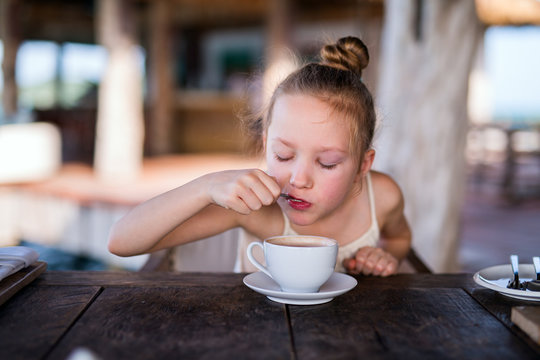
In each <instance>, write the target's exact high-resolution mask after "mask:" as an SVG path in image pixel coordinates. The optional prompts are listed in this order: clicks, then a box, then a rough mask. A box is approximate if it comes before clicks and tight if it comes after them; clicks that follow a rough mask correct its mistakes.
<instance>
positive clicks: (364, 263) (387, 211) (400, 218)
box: [344, 174, 411, 276]
mask: <svg viewBox="0 0 540 360" xmlns="http://www.w3.org/2000/svg"><path fill="white" fill-rule="evenodd" d="M376 176H377V177H378V178H379V183H378V185H377V190H378V191H376V193H377V195H376V198H377V199H378V202H377V206H378V209H380V210H381V213H382V214H383V215H382V217H381V219H380V220H381V223H380V224H381V240H380V242H379V243H380V247H378V248H374V247H369V246H366V247H363V248H361V249H360V250H358V252H357V253H356V255H355V257H354V258H352V259H347V260H345V262H344V266H345V268H346V269H347V270H348V271H350V272H352V273H363V274H365V275H381V276H388V275H391V274H394V273H396V271H397V269H398V265H399V262H400V261H401V260H402V259H403V258H405V257H406V256H407V254H408V253H409V250H410V248H411V230H410V228H409V225H408V223H407V219H406V218H405V215H404V200H403V194H402V193H401V190H400V189H399V187H398V185H397V184H396V183H395V182H394V181H393V180H392V179H390V178H389V177H388V176H386V175H384V174H378V175H376Z"/></svg>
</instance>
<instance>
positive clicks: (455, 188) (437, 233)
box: [375, 0, 483, 271]
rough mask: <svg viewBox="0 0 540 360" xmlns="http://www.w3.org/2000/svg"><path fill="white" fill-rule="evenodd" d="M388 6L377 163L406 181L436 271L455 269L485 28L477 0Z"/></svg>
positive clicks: (418, 231) (420, 247) (416, 232)
mask: <svg viewBox="0 0 540 360" xmlns="http://www.w3.org/2000/svg"><path fill="white" fill-rule="evenodd" d="M419 4H420V5H421V6H422V9H415V6H418V5H419ZM385 8H386V10H385V11H386V18H385V24H384V29H383V40H382V42H381V43H382V46H383V48H382V53H381V65H380V75H379V76H380V78H379V86H378V91H377V96H376V99H377V101H378V104H377V105H378V107H379V113H380V114H383V115H382V122H381V125H380V129H379V131H380V134H379V138H378V141H377V143H376V150H377V156H376V159H375V168H377V169H380V170H383V171H385V172H388V173H390V174H391V175H393V176H394V178H395V179H396V180H397V182H398V183H399V184H400V186H401V188H402V190H403V192H404V196H405V204H406V205H405V206H406V208H405V210H406V214H407V216H408V219H409V221H410V223H411V227H412V232H413V246H414V247H415V248H416V251H417V252H418V253H419V255H420V256H421V257H422V258H423V259H424V261H426V262H427V263H428V264H429V266H430V267H431V268H432V269H434V271H454V270H457V263H456V260H457V246H458V238H459V230H460V229H459V225H460V212H461V206H462V199H463V194H464V185H465V156H464V152H465V150H464V149H465V140H466V134H467V128H468V118H467V90H468V80H469V72H470V70H471V67H472V64H473V60H474V55H475V52H476V49H477V46H478V44H479V39H480V37H481V36H482V34H483V27H482V26H481V24H480V22H479V20H478V19H477V16H476V12H475V5H474V2H473V1H469V0H455V1H451V2H447V1H424V2H419V1H416V0H407V1H404V0H388V1H386V2H385ZM418 11H419V12H420V13H421V16H420V20H419V21H422V24H417V23H416V22H415V19H416V20H418V16H415V15H418ZM419 25H421V26H420V27H418V26H419ZM419 28H420V29H421V31H422V34H421V36H418V29H419Z"/></svg>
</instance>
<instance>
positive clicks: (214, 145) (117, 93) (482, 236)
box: [0, 0, 540, 272]
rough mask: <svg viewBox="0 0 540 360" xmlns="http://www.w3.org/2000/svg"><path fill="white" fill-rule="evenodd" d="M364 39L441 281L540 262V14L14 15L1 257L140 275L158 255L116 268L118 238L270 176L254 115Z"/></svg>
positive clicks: (313, 3) (156, 9) (5, 107)
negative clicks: (8, 252)
mask: <svg viewBox="0 0 540 360" xmlns="http://www.w3.org/2000/svg"><path fill="white" fill-rule="evenodd" d="M349 35H352V36H357V37H360V38H361V39H363V40H364V42H365V43H366V44H367V46H368V48H369V50H370V64H369V66H368V68H367V69H366V74H364V81H365V82H366V84H367V85H368V87H369V88H370V90H371V91H372V93H373V95H374V98H375V101H376V107H377V110H378V113H379V121H380V124H379V129H378V133H377V136H376V141H375V148H376V151H377V158H376V162H375V168H376V169H377V170H382V171H385V172H388V173H390V174H391V175H392V176H394V178H396V180H397V181H398V183H399V184H400V185H401V186H402V189H403V191H404V194H405V199H406V204H407V205H406V213H407V216H408V218H409V220H410V222H411V226H412V229H413V234H414V242H413V246H414V248H415V250H416V251H417V253H418V254H419V255H420V257H421V258H422V259H423V260H424V261H425V262H426V264H428V266H429V267H430V268H432V269H433V270H434V271H437V272H456V271H469V272H475V271H478V270H480V269H481V268H483V267H486V266H491V265H497V264H500V263H504V262H506V261H507V260H508V256H509V255H510V253H516V254H519V255H521V256H522V261H523V262H531V261H530V259H529V257H530V256H532V255H540V225H539V221H538V219H540V196H539V195H540V65H539V64H540V2H539V1H536V0H514V1H512V0H506V1H504V0H493V1H488V0H476V1H469V0H435V1H424V0H403V1H399V0H386V1H383V0H336V1H333V2H329V1H320V0H275V1H272V0H222V1H218V0H199V1H197V0H154V1H146V0H73V1H69V2H65V1H61V0H0V61H1V62H2V76H1V77H0V93H1V96H2V104H1V107H0V246H9V245H17V244H21V245H26V246H32V247H34V248H36V249H37V250H38V251H39V252H40V253H41V257H42V259H43V260H45V261H47V262H48V263H49V269H60V270H69V269H95V270H106V269H125V270H137V269H139V268H140V267H141V266H142V265H143V264H144V263H145V262H146V261H147V259H148V256H147V255H144V256H138V257H132V258H118V257H116V256H113V255H111V254H109V253H108V251H107V248H106V243H107V234H108V231H109V229H110V226H111V225H112V223H113V222H114V221H116V220H117V219H118V218H119V217H121V216H122V215H123V214H124V213H125V212H126V211H128V210H129V209H130V208H131V207H133V206H135V205H136V204H137V203H139V202H141V201H144V200H146V199H148V198H149V197H151V196H154V195H157V194H159V193H161V192H163V191H166V190H169V189H171V188H173V187H175V186H178V185H180V184H182V183H184V182H186V181H189V180H190V179H193V178H194V177H196V176H199V175H201V174H203V173H205V172H208V171H215V170H220V169H228V168H242V167H253V166H257V167H260V166H264V165H263V164H262V163H261V161H260V159H257V158H253V157H250V156H248V155H247V153H246V152H245V146H244V145H245V141H244V136H243V134H242V132H241V130H240V124H239V120H238V117H237V114H238V112H239V111H240V110H241V109H242V108H244V107H245V106H252V107H256V106H260V104H263V103H264V101H265V99H266V98H267V97H268V94H270V93H271V91H272V89H273V86H275V84H276V83H277V82H278V81H279V80H280V79H282V78H283V76H285V75H286V74H287V73H288V72H290V71H291V69H293V68H294V63H295V62H294V60H295V56H296V57H298V58H300V59H301V60H302V61H310V60H315V59H316V57H317V54H318V51H319V49H320V47H321V45H322V44H324V43H326V42H328V41H335V40H337V39H338V38H339V37H342V36H349ZM293 55H295V56H293ZM535 251H536V253H534V252H535ZM533 253H534V254H533Z"/></svg>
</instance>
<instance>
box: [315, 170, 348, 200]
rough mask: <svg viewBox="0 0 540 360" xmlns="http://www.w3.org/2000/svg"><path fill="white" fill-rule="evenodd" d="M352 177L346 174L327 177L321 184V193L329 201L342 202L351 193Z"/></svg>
mask: <svg viewBox="0 0 540 360" xmlns="http://www.w3.org/2000/svg"><path fill="white" fill-rule="evenodd" d="M350 179H351V175H350V174H348V173H347V174H346V173H340V174H333V175H331V176H325V177H324V180H322V181H321V182H320V183H319V193H320V194H321V196H323V197H324V198H325V199H327V200H328V201H336V202H340V201H342V200H343V198H344V197H345V196H347V194H349V193H350V191H351V187H352V182H351V181H350Z"/></svg>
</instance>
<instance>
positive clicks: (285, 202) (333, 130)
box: [264, 95, 371, 225]
mask: <svg viewBox="0 0 540 360" xmlns="http://www.w3.org/2000/svg"><path fill="white" fill-rule="evenodd" d="M264 140H265V149H266V162H267V166H268V173H269V174H270V175H271V176H273V177H275V178H276V180H277V182H278V184H279V185H280V186H281V189H282V190H281V192H282V193H286V194H289V195H290V196H291V197H292V199H286V198H280V199H279V200H278V203H279V205H280V206H281V208H282V209H283V211H284V212H285V214H286V215H287V216H288V218H289V219H290V220H291V222H292V223H293V224H296V225H310V224H313V223H314V222H316V221H318V220H321V219H325V218H328V217H331V216H332V215H334V214H336V213H339V209H340V208H342V207H343V206H345V204H346V203H347V202H348V201H349V200H351V199H352V198H353V196H354V194H355V189H357V188H356V186H357V185H358V183H359V181H360V180H361V176H362V174H363V173H365V171H367V170H369V167H368V168H366V169H365V171H364V167H365V166H364V165H362V172H359V169H358V159H356V158H355V157H353V156H352V155H351V152H350V151H349V126H348V123H347V120H346V119H344V118H343V117H342V116H341V114H340V113H338V112H336V111H332V108H331V107H330V106H329V105H328V104H326V103H325V102H323V101H321V100H318V99H317V98H315V97H312V96H308V95H281V96H279V97H278V98H277V100H276V102H275V104H274V109H273V112H272V119H270V126H269V127H268V131H267V134H266V137H265V139H264ZM369 165H371V163H369Z"/></svg>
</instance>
